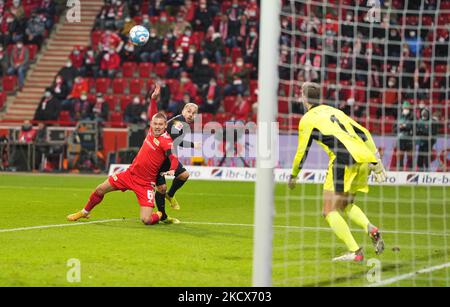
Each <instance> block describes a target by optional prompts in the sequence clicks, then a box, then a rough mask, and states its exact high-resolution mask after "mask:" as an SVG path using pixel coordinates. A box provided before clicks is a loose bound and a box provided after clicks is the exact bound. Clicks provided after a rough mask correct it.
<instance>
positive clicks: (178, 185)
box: [167, 178, 186, 197]
mask: <svg viewBox="0 0 450 307" xmlns="http://www.w3.org/2000/svg"><path fill="white" fill-rule="evenodd" d="M185 183H186V181H183V180H180V179H178V178H175V179H174V180H173V182H172V186H171V187H170V190H169V192H168V193H167V195H169V196H170V197H174V195H175V193H176V192H177V191H178V189H180V188H181V187H182V186H183V185H184V184H185Z"/></svg>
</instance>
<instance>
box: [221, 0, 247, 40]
mask: <svg viewBox="0 0 450 307" xmlns="http://www.w3.org/2000/svg"><path fill="white" fill-rule="evenodd" d="M243 14H244V10H243V9H242V7H241V6H240V5H239V0H233V2H232V5H231V7H230V8H229V9H228V10H227V12H226V14H225V15H227V16H228V36H227V39H228V40H227V46H228V47H229V48H233V47H237V39H238V37H239V35H240V26H241V16H242V15H243Z"/></svg>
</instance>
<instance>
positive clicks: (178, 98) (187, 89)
mask: <svg viewBox="0 0 450 307" xmlns="http://www.w3.org/2000/svg"><path fill="white" fill-rule="evenodd" d="M173 91H174V92H173V93H172V97H171V99H172V100H171V101H170V103H169V107H168V111H169V112H172V113H177V112H179V111H180V110H181V109H180V105H182V103H183V98H184V95H185V94H187V95H188V96H189V97H197V87H196V86H195V84H194V83H193V82H192V81H191V79H189V75H188V73H187V72H185V71H183V72H182V73H181V74H180V81H179V82H175V83H174V85H173Z"/></svg>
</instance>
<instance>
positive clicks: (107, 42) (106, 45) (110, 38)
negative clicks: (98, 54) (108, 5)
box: [100, 28, 125, 52]
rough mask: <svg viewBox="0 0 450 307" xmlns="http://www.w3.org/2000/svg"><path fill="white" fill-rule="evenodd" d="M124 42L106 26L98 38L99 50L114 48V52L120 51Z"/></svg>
mask: <svg viewBox="0 0 450 307" xmlns="http://www.w3.org/2000/svg"><path fill="white" fill-rule="evenodd" d="M124 44H125V43H124V42H123V40H122V39H121V38H120V36H119V35H118V34H117V33H116V32H114V31H112V30H111V29H110V28H108V29H107V30H106V31H105V32H104V33H103V34H102V36H101V38H100V51H108V50H110V49H114V50H116V52H120V51H121V50H122V47H123V46H124Z"/></svg>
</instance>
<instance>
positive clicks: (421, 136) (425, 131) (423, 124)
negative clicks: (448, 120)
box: [416, 108, 439, 172]
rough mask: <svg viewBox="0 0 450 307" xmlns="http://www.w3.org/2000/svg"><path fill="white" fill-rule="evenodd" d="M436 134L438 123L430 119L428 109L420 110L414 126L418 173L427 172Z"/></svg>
mask: <svg viewBox="0 0 450 307" xmlns="http://www.w3.org/2000/svg"><path fill="white" fill-rule="evenodd" d="M438 132H439V131H438V122H437V121H436V119H435V118H431V115H430V111H429V110H428V109H426V108H424V109H422V110H421V112H420V118H419V120H418V121H417V126H416V133H417V136H416V139H417V144H418V152H417V156H418V158H417V167H418V169H419V171H423V172H427V171H429V166H430V164H431V153H432V151H433V146H434V145H435V144H436V137H437V134H438Z"/></svg>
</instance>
